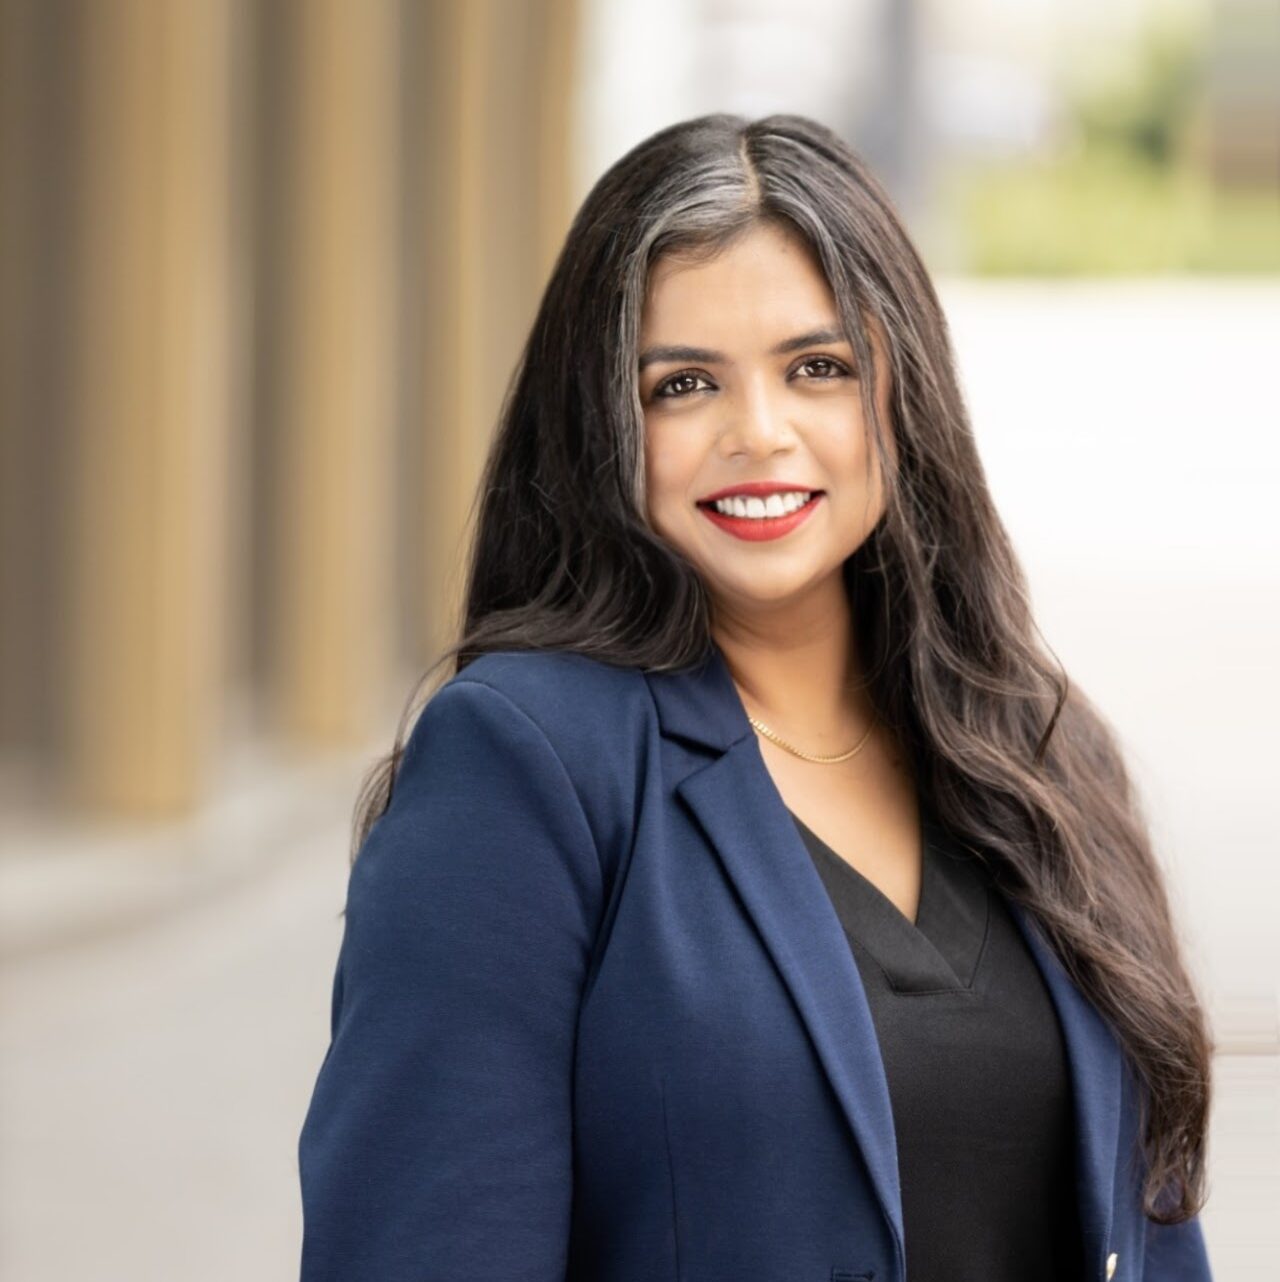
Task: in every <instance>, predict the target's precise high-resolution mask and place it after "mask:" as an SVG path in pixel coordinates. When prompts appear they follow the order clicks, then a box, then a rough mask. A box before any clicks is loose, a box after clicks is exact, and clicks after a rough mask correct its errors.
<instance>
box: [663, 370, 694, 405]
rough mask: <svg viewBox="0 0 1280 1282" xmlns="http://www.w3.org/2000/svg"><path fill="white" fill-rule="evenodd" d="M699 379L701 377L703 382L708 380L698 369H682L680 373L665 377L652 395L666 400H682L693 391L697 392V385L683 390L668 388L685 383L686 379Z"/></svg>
mask: <svg viewBox="0 0 1280 1282" xmlns="http://www.w3.org/2000/svg"><path fill="white" fill-rule="evenodd" d="M698 379H701V380H702V381H703V382H706V377H705V376H704V375H702V374H699V373H698V371H697V370H692V369H686V370H681V371H680V373H679V374H672V375H671V376H670V377H669V378H664V379H663V380H662V382H661V383H659V384H658V386H657V387H655V388H654V389H653V393H652V395H653V396H654V397H655V398H658V399H660V400H664V401H678V400H682V399H683V398H684V397H686V396H689V395H692V394H693V392H696V391H698V390H699V389H698V388H696V387H695V388H688V389H687V390H686V391H683V392H674V391H668V390H667V389H669V388H675V387H677V386H678V385H679V384H681V383H684V382H685V381H686V380H689V381H697V380H698Z"/></svg>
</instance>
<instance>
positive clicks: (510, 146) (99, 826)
mask: <svg viewBox="0 0 1280 1282" xmlns="http://www.w3.org/2000/svg"><path fill="white" fill-rule="evenodd" d="M712 110H728V111H735V112H740V113H743V114H746V115H749V116H756V115H763V114H767V113H769V112H773V111H796V112H802V113H806V114H809V115H813V116H815V117H817V118H818V119H820V120H822V121H823V122H824V123H826V124H828V125H830V126H831V127H833V128H835V129H836V130H838V131H839V132H840V133H841V134H842V135H843V136H844V137H845V138H846V139H847V140H848V141H849V142H851V143H852V144H853V145H854V146H855V147H856V148H857V149H858V150H859V151H861V152H862V153H863V155H864V156H865V157H866V158H867V159H868V160H869V162H870V163H871V165H872V167H873V168H874V169H875V170H876V172H877V173H878V174H879V175H880V176H881V177H882V179H883V180H884V182H885V183H886V185H887V187H888V188H889V190H890V192H891V194H892V196H893V198H894V200H895V201H896V202H897V204H898V207H899V209H900V211H901V213H902V216H903V218H904V220H905V221H906V223H907V225H908V227H909V228H910V230H911V233H912V235H913V237H914V238H915V240H916V242H917V244H918V245H919V247H920V249H921V251H922V253H923V254H924V257H925V259H926V262H927V263H928V264H929V266H930V269H931V270H932V271H933V272H934V274H935V277H936V279H937V282H938V285H939V290H940V292H941V294H942V297H943V301H944V305H945V306H946V308H947V313H948V317H949V319H950V322H951V325H952V329H953V333H954V338H955V342H956V346H957V351H958V358H959V363H960V368H961V373H962V377H963V380H964V384H965V390H966V395H967V396H968V399H969V403H970V408H971V410H972V414H973V419H974V424H975V429H976V431H977V434H978V438H979V443H980V447H981V449H982V451H983V454H984V458H985V460H986V464H987V468H988V472H989V476H990V480H991V484H992V486H993V488H994V490H995V494H996V500H997V502H998V504H999V505H1000V507H1001V510H1002V511H1003V513H1004V515H1005V519H1006V521H1007V523H1008V524H1009V526H1010V528H1011V530H1012V532H1013V535H1014V538H1015V541H1016V542H1017V544H1018V547H1019V548H1020V550H1021V553H1022V555H1023V558H1024V562H1025V564H1026V567H1027V570H1028V573H1029V575H1030V578H1031V582H1032V586H1033V591H1034V597H1035V604H1036V609H1037V615H1038V619H1039V622H1040V626H1041V629H1042V631H1043V633H1044V635H1045V637H1046V639H1047V640H1048V642H1049V644H1050V645H1051V646H1052V647H1053V649H1054V650H1055V652H1056V653H1057V654H1058V655H1059V656H1060V658H1061V659H1062V661H1063V662H1064V664H1065V665H1066V666H1067V668H1068V670H1069V671H1070V672H1071V673H1072V676H1073V678H1074V679H1075V680H1076V681H1078V682H1079V683H1080V684H1081V685H1083V686H1084V687H1085V688H1086V689H1088V690H1089V691H1090V693H1091V694H1092V695H1093V696H1094V698H1095V699H1096V700H1097V701H1098V702H1099V703H1100V704H1101V706H1102V708H1103V709H1104V711H1106V712H1107V713H1108V715H1109V716H1110V717H1111V718H1112V720H1113V722H1114V724H1115V726H1116V728H1117V730H1118V731H1119V733H1120V734H1121V735H1122V737H1123V739H1124V741H1125V743H1126V745H1127V748H1128V750H1129V753H1130V758H1131V761H1132V764H1133V767H1134V771H1135V774H1136V775H1137V777H1138V781H1139V784H1140V786H1141V788H1142V791H1143V796H1144V799H1145V803H1146V806H1147V810H1148V812H1149V814H1150V817H1151V822H1152V826H1153V829H1154V831H1155V834H1156V838H1157V845H1158V849H1159V851H1160V854H1161V857H1162V860H1163V861H1164V864H1165V866H1166V869H1167V872H1168V877H1169V882H1170V887H1171V892H1172V894H1173V897H1174V901H1175V910H1176V912H1177V913H1178V915H1179V919H1180V923H1181V925H1182V927H1183V934H1184V938H1185V940H1186V946H1187V950H1188V956H1189V959H1190V962H1191V964H1192V966H1193V968H1194V971H1195V974H1196V976H1197V978H1198V980H1199V982H1200V984H1201V987H1202V989H1203V992H1204V994H1205V996H1206V999H1207V1001H1208V1003H1209V1006H1210V1014H1211V1018H1212V1021H1213V1025H1214V1032H1215V1036H1216V1038H1217V1044H1218V1054H1217V1058H1216V1061H1215V1064H1216V1074H1217V1076H1216V1094H1215V1103H1214V1119H1213V1130H1212V1134H1211V1143H1210V1164H1211V1181H1210V1183H1211V1199H1210V1203H1209V1206H1208V1209H1207V1211H1206V1212H1205V1215H1204V1223H1205V1228H1206V1236H1207V1238H1208V1241H1209V1246H1210V1252H1211V1255H1212V1257H1213V1261H1214V1264H1215V1268H1216V1270H1217V1276H1218V1277H1219V1278H1221V1279H1223V1280H1224V1282H1230V1280H1232V1279H1246V1278H1248V1279H1254V1278H1256V1279H1262V1278H1268V1279H1274V1278H1275V1272H1274V1268H1275V1264H1274V1261H1275V1260H1276V1259H1277V1258H1280V1219H1278V1218H1277V1217H1276V1215H1275V1208H1276V1207H1277V1206H1280V1031H1278V1030H1280V1018H1278V1013H1277V1012H1278V993H1280V932H1277V931H1276V928H1275V911H1274V905H1275V904H1276V902H1277V899H1278V898H1280V871H1278V864H1277V859H1276V854H1277V841H1276V837H1275V835H1274V833H1275V828H1274V825H1273V820H1272V817H1271V815H1270V812H1269V810H1268V809H1267V807H1268V806H1269V804H1270V797H1271V791H1270V790H1271V787H1272V786H1273V776H1274V771H1275V765H1276V755H1275V748H1274V736H1273V733H1272V727H1273V726H1274V724H1275V722H1276V718H1277V714H1278V713H1280V700H1278V699H1277V695H1276V688H1277V683H1276V668H1275V655H1276V654H1277V653H1280V596H1278V594H1277V587H1280V522H1278V521H1277V515H1276V511H1277V496H1278V495H1280V489H1278V487H1277V482H1278V481H1280V445H1278V444H1277V439H1278V434H1280V393H1278V391H1277V379H1276V361H1277V356H1278V355H1280V343H1278V342H1277V340H1278V338H1280V4H1278V3H1277V2H1276V0H808V3H803V4H802V3H798V2H797V0H789V2H784V0H270V2H268V0H183V2H182V3H175V2H174V0H0V816H2V822H3V830H2V834H0V835H2V839H3V848H2V850H0V961H2V963H3V972H2V979H0V983H2V985H3V988H2V992H0V1000H2V1023H0V1056H2V1058H0V1277H3V1278H4V1279H6V1282H54V1280H55V1279H56V1280H58V1282H63V1280H65V1279H68V1278H85V1279H94V1282H114V1280H115V1279H128V1280H129V1282H153V1280H154V1282H161V1280H163V1282H173V1279H176V1278H181V1279H184V1282H204V1280H205V1279H210V1280H211V1279H214V1278H217V1279H225V1278H228V1277H235V1278H238V1279H244V1280H245V1282H249V1280H252V1279H269V1278H287V1277H290V1276H296V1272H297V1264H298V1249H299V1244H300V1237H301V1211H300V1204H299V1196H298V1187H297V1166H296V1142H297V1135H298V1131H299V1129H300V1127H301V1124H302V1120H303V1116H304V1113H305V1110H306V1106H307V1103H308V1100H309V1095H310V1090H311V1086H312V1083H313V1081H314V1078H315V1074H316V1072H317V1071H318V1068H319V1065H320V1061H321V1058H322V1056H323V1054H324V1051H325V1048H326V1046H327V1042H328V1034H329V1028H328V1019H329V998H330V986H331V982H332V974H333V966H334V963H335V961H336V956H337V948H338V943H339V940H340V935H341V920H340V918H339V916H338V914H339V911H340V909H341V908H342V905H343V902H344V896H345V888H346V877H347V871H348V859H349V853H350V852H349V848H348V847H349V837H350V827H349V825H350V820H351V814H352V807H353V805H354V803H355V799H356V793H357V790H358V788H359V785H360V782H361V779H362V777H363V775H364V772H365V771H366V770H367V769H368V768H369V767H370V766H371V765H372V764H373V762H374V759H375V758H376V757H377V756H378V755H379V754H381V753H383V752H385V751H387V750H388V749H389V748H390V746H391V742H392V739H393V736H394V733H395V727H396V722H397V719H398V717H399V715H400V714H401V712H402V711H403V709H404V707H405V703H406V700H407V699H408V698H409V697H410V695H411V693H412V689H413V685H414V683H415V681H416V680H417V678H418V676H419V675H420V673H421V672H422V670H423V669H424V667H425V666H426V664H427V663H428V662H430V660H431V659H432V658H434V656H435V651H436V647H437V646H439V645H440V644H442V643H443V642H444V641H445V640H446V638H447V637H448V635H449V630H450V617H451V609H452V607H453V603H454V602H455V601H456V596H457V592H458V589H459V587H460V582H459V574H458V571H459V567H460V562H461V557H462V547H463V543H462V539H463V537H464V535H465V523H466V517H467V510H468V507H469V504H470V501H471V498H472V494H473V490H474V485H475V480H476V476H477V473H478V469H479V466H480V463H481V460H482V458H483V456H484V452H485V449H486V445H487V441H488V438H489V435H490V432H491V430H492V427H493V424H494V420H495V415H496V413H497V409H498V406H499V403H500V400H501V397H502V394H503V392H504V390H505V387H506V382H507V379H508V376H509V375H510V373H511V370H512V367H513V364H514V362H515V359H516V356H517V353H518V350H519V347H520V344H521V342H522V339H523V336H524V333H525V331H526V329H527V326H528V324H529V322H530V320H531V318H532V315H533V310H534V307H535V305H536V302H537V299H538V296H539V292H540V290H541V289H542V286H543V284H544V282H545V280H546V276H547V273H548V271H549V268H550V264H551V261H552V259H553V257H554V255H555V253H556V251H557V249H558V247H559V244H560V242H561V240H562V238H563V236H564V233H565V231H566V229H567V227H568V223H569V220H570V218H571V216H572V214H573V211H574V209H575V208H576V207H577V204H578V203H579V202H580V201H581V199H582V197H583V195H584V194H585V193H586V191H587V189H588V188H589V187H590V185H591V184H592V183H593V182H594V181H595V179H596V178H597V177H598V176H599V175H600V173H601V172H602V171H603V170H604V169H605V168H606V167H607V166H608V165H609V164H610V163H612V161H613V160H614V159H616V158H617V157H618V156H619V155H621V154H622V152H623V151H625V150H626V149H627V148H629V147H630V146H632V145H633V144H635V143H636V142H638V141H640V140H641V139H642V138H644V137H645V136H647V135H648V134H649V133H651V132H653V131H654V130H656V129H658V128H660V127H662V126H664V125H666V124H668V123H671V122H672V121H675V120H677V119H681V118H683V117H686V116H690V115H695V114H700V113H702V112H705V111H712ZM1153 1282H1155V1280H1153Z"/></svg>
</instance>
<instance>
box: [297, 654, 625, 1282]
mask: <svg viewBox="0 0 1280 1282" xmlns="http://www.w3.org/2000/svg"><path fill="white" fill-rule="evenodd" d="M602 899H603V892H602V877H601V870H600V862H599V857H598V854H597V851H596V846H595V842H594V840H593V838H592V835H591V830H590V827H589V826H588V823H587V819H586V815H585V813H584V811H583V808H582V806H581V803H580V800H579V798H578V795H577V793H576V791H575V789H574V786H573V784H572V782H571V780H570V778H569V776H568V775H567V773H566V771H565V768H564V766H563V765H562V763H561V761H560V758H559V757H558V755H557V754H556V752H555V750H554V748H553V747H552V745H551V743H550V742H549V741H548V739H547V738H546V736H545V735H544V734H543V732H542V731H541V729H540V728H539V727H538V726H537V725H536V724H535V723H534V722H533V721H532V720H531V719H530V718H529V717H528V716H527V715H526V714H525V713H524V712H523V711H522V710H521V709H520V708H519V707H518V706H517V705H516V704H515V703H514V702H513V701H512V700H511V699H510V698H509V697H508V696H507V695H505V694H504V693H502V692H501V691H499V690H498V689H497V688H495V687H493V686H490V685H487V684H485V683H483V682H480V681H476V680H467V679H465V678H463V677H461V676H459V677H455V678H454V679H453V680H452V681H451V682H449V683H448V684H446V685H445V686H443V687H442V688H441V689H440V690H439V691H437V692H436V694H435V695H434V696H433V697H432V698H431V699H430V700H429V701H428V703H427V705H426V707H425V708H424V710H423V711H422V713H421V714H420V715H419V718H418V721H417V723H416V725H415V726H414V729H413V731H412V732H411V734H410V737H409V740H408V742H407V743H406V746H405V752H404V754H403V756H402V757H401V762H400V768H399V772H398V775H397V777H396V780H395V785H394V788H393V790H392V797H391V802H390V804H389V806H388V807H387V809H386V810H385V811H384V813H383V814H382V815H381V817H380V818H379V819H378V820H377V821H376V822H375V824H374V826H373V827H372V828H371V829H370V831H369V834H368V836H367V837H366V839H365V842H364V845H363V847H362V848H361V850H360V853H359V854H358V856H357V858H356V860H355V862H354V864H353V865H352V869H351V873H350V877H349V880H348V886H347V903H346V916H345V924H344V928H343V937H342V944H341V947H340V949H339V953H338V960H337V966H336V973H335V976H334V986H333V1005H332V1012H331V1021H332V1022H331V1037H330V1044H329V1048H328V1051H327V1052H326V1054H325V1057H324V1060H323V1062H322V1064H321V1066H320V1069H319V1074H318V1077H317V1080H316V1082H315V1086H314V1090H313V1093H312V1097H311V1102H310V1106H309V1108H308V1110H307V1114H306V1118H305V1121H304V1123H303V1128H302V1132H301V1135H300V1137H299V1141H298V1166H299V1176H300V1182H301V1191H302V1206H303V1243H302V1274H301V1276H302V1282H357V1280H359V1282H367V1280H368V1279H370V1278H377V1279H378V1280H379V1282H410V1280H411V1279H412V1282H435V1280H437V1279H438V1280H439V1282H446V1280H448V1282H460V1280H461V1279H469V1278H481V1277H500V1278H503V1279H504V1280H505V1282H516V1280H517V1279H521V1280H525V1279H527V1280H528V1282H535V1280H537V1282H552V1280H553V1279H554V1280H555V1282H563V1278H564V1276H565V1271H566V1266H567V1260H568V1243H569V1220H570V1208H571V1200H572V1174H573V1161H572V1073H573V1060H574V1043H575V1036H576V1028H577V1016H578V1008H579V1004H580V999H581V995H582V988H583V984H584V980H585V976H586V970H587V966H588V963H589V958H590V954H591V950H592V947H593V942H594V938H595V933H596V928H597V925H598V922H599V918H600V914H601V911H602Z"/></svg>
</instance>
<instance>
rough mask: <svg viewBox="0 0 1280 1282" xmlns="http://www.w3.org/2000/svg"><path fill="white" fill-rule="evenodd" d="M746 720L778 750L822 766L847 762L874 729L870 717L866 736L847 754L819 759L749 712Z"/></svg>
mask: <svg viewBox="0 0 1280 1282" xmlns="http://www.w3.org/2000/svg"><path fill="white" fill-rule="evenodd" d="M747 720H748V721H750V722H751V724H752V725H753V726H755V728H756V729H757V730H759V731H760V733H761V734H762V735H764V737H765V738H766V739H769V740H772V742H774V743H776V744H777V745H778V747H779V748H785V749H786V750H787V751H788V752H789V753H791V754H792V755H793V756H796V757H802V758H803V759H804V760H805V761H817V762H819V763H820V764H823V765H830V764H834V763H835V762H837V761H848V760H849V758H850V757H852V756H853V755H854V753H856V752H861V751H862V747H863V745H864V744H865V743H866V742H867V740H868V739H869V738H870V737H871V732H872V730H874V729H875V728H876V718H875V716H874V715H872V718H871V724H870V725H869V726H868V727H867V731H866V734H864V735H863V736H862V738H861V739H859V740H858V742H857V743H855V744H854V745H853V747H852V748H850V749H849V751H848V752H840V753H837V754H836V755H835V756H833V757H819V756H815V755H814V754H813V753H809V752H801V751H800V749H799V748H797V747H796V746H795V745H794V744H790V743H788V742H787V741H786V740H785V739H784V738H782V736H781V735H778V734H775V733H774V732H773V731H772V730H770V729H769V727H768V726H766V725H765V724H764V722H762V721H757V720H756V719H755V717H753V716H752V715H751V714H750V713H749V712H748V713H747Z"/></svg>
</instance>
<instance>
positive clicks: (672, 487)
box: [645, 430, 697, 524]
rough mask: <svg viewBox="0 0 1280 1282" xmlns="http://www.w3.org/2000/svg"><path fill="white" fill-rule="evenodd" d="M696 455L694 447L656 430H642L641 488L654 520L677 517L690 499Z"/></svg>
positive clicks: (659, 520)
mask: <svg viewBox="0 0 1280 1282" xmlns="http://www.w3.org/2000/svg"><path fill="white" fill-rule="evenodd" d="M696 473H697V459H696V457H695V454H694V451H692V450H690V449H688V448H681V444H680V442H678V441H674V440H672V439H671V438H670V436H669V435H664V434H662V433H660V432H655V431H652V430H650V431H647V432H646V434H645V488H646V491H647V500H648V505H649V513H650V517H651V519H653V520H654V522H655V524H657V523H659V522H661V521H663V520H664V519H665V520H667V521H670V520H671V519H672V518H673V517H678V516H679V513H680V512H681V511H682V510H683V508H684V507H685V506H686V505H687V504H688V503H689V502H690V501H691V500H690V498H689V496H690V494H691V493H692V492H693V489H692V487H693V483H694V478H695V476H696Z"/></svg>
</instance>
